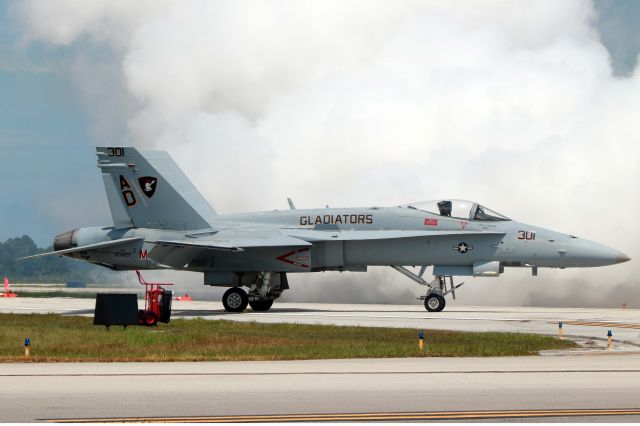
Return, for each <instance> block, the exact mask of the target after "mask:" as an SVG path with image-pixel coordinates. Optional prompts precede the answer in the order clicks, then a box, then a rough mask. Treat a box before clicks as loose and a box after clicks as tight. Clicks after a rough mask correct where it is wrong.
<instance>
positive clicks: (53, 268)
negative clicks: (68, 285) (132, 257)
mask: <svg viewBox="0 0 640 426" xmlns="http://www.w3.org/2000/svg"><path fill="white" fill-rule="evenodd" d="M52 250H53V249H52V247H47V248H40V247H38V246H36V243H34V242H33V240H32V239H31V238H30V237H29V236H27V235H23V236H22V237H19V238H9V239H8V240H6V241H5V242H4V243H2V242H0V282H1V280H2V278H3V277H5V276H6V277H8V278H9V281H10V282H12V283H65V282H67V281H76V280H77V281H85V282H89V283H91V282H100V283H108V282H116V281H117V278H118V273H117V272H113V271H110V270H108V269H105V268H103V267H101V266H96V265H92V264H90V263H87V262H80V261H77V260H72V259H68V258H64V257H60V256H44V257H39V258H35V259H28V260H16V259H18V258H20V257H25V256H32V255H34V254H39V253H45V252H48V251H52Z"/></svg>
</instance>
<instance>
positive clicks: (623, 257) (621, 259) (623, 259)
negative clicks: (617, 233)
mask: <svg viewBox="0 0 640 426" xmlns="http://www.w3.org/2000/svg"><path fill="white" fill-rule="evenodd" d="M630 260H631V258H630V257H629V256H627V255H626V254H624V253H623V252H621V251H619V252H618V257H616V263H624V262H628V261H630Z"/></svg>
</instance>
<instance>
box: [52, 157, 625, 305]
mask: <svg viewBox="0 0 640 426" xmlns="http://www.w3.org/2000/svg"><path fill="white" fill-rule="evenodd" d="M97 156H98V167H99V168H100V170H101V171H102V178H103V180H104V186H105V189H106V192H107V198H108V201H109V207H110V209H111V215H112V217H113V226H103V227H91V228H79V229H74V230H72V231H69V232H65V233H63V234H60V235H58V236H57V237H56V238H55V241H54V243H53V247H54V250H55V251H54V252H51V253H46V254H44V255H49V254H57V255H64V256H68V257H71V258H74V259H81V260H85V261H88V262H91V263H94V264H97V265H102V266H105V267H108V268H111V269H115V270H138V269H175V270H183V271H196V272H202V273H203V274H204V284H205V285H210V286H220V287H229V289H228V290H227V291H226V293H225V294H224V296H223V298H222V302H223V305H224V307H225V309H226V310H227V311H231V312H241V311H243V310H245V308H246V307H247V304H249V305H250V306H251V308H252V309H253V310H256V311H266V310H268V309H269V308H270V307H271V306H272V304H273V301H274V300H275V299H277V298H278V297H280V296H281V295H282V292H283V291H284V290H287V289H288V288H289V285H288V281H287V274H288V273H309V272H319V271H357V272H365V271H366V270H367V267H368V266H390V267H392V268H394V269H395V270H397V271H398V272H400V273H402V274H404V275H406V276H407V277H408V278H410V279H412V280H413V281H415V282H416V283H418V284H420V285H423V286H425V287H426V295H425V296H424V297H423V298H421V299H423V300H424V305H425V308H426V309H427V310H428V311H441V310H442V309H443V308H444V306H445V298H444V297H445V296H446V295H448V294H451V295H452V296H453V297H454V298H455V290H456V289H457V288H458V287H460V286H461V285H462V284H455V283H454V281H453V277H454V276H474V277H496V276H498V275H500V274H501V273H502V272H503V271H504V268H505V267H527V268H531V270H532V274H533V275H537V272H538V268H542V267H546V268H573V267H593V266H605V265H613V264H616V263H621V262H626V261H628V260H630V259H629V257H628V256H627V255H625V254H624V253H621V252H619V251H617V250H614V249H612V248H609V247H606V246H604V245H601V244H598V243H595V242H591V241H587V240H584V239H582V238H578V237H575V236H573V235H567V234H561V233H559V232H555V231H550V230H548V229H543V228H539V227H537V226H532V225H526V224H524V223H520V222H516V221H514V220H511V219H509V218H507V217H506V216H503V215H501V214H499V213H496V212H495V211H492V210H490V209H488V208H487V207H485V206H483V205H480V204H478V203H475V202H472V201H463V200H453V199H444V200H437V201H428V202H420V203H412V204H405V205H401V206H397V207H364V208H324V209H308V210H306V209H305V210H302V209H296V208H295V207H294V205H293V203H292V202H291V200H289V207H290V210H284V211H278V210H276V211H268V212H255V213H240V214H227V215H217V214H216V212H215V211H214V210H213V209H212V208H211V206H210V205H209V204H208V203H207V201H206V200H205V199H204V197H203V196H202V195H201V194H200V193H199V192H198V190H197V189H196V188H195V187H194V186H193V184H192V183H191V182H190V181H189V179H188V178H187V177H186V176H185V175H184V173H183V172H182V171H181V170H180V169H179V167H178V166H177V165H176V163H175V162H174V161H173V160H172V159H171V157H170V156H169V155H168V154H167V153H166V152H164V151H141V152H139V151H138V150H136V149H135V148H132V147H99V148H97ZM407 266H413V267H420V269H419V270H417V269H414V270H411V269H408V268H407ZM428 266H433V275H434V279H433V280H432V281H427V280H425V279H424V278H423V276H424V273H425V271H426V269H427V267H428ZM414 271H415V272H414ZM416 272H417V273H416ZM243 287H247V288H248V291H245V290H244V289H243Z"/></svg>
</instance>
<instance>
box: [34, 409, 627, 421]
mask: <svg viewBox="0 0 640 426" xmlns="http://www.w3.org/2000/svg"><path fill="white" fill-rule="evenodd" d="M616 415H618V416H620V415H640V409H553V410H496V411H432V412H404V413H344V414H343V413H333V414H289V415H278V414H269V415H237V416H188V417H109V418H90V419H89V418H87V419H71V418H70V419H46V420H47V421H48V422H51V423H113V422H117V423H143V422H162V423H185V422H188V423H198V422H203V423H204V422H206V423H236V422H241V423H260V422H323V421H324V422H342V421H397V420H465V419H497V418H503V419H504V418H507V419H508V418H527V417H583V416H616Z"/></svg>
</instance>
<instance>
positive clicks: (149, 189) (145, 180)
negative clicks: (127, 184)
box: [138, 176, 158, 198]
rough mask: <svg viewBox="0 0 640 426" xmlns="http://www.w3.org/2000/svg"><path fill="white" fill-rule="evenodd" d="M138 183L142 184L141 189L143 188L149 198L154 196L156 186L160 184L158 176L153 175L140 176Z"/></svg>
mask: <svg viewBox="0 0 640 426" xmlns="http://www.w3.org/2000/svg"><path fill="white" fill-rule="evenodd" d="M138 184H140V189H142V193H143V194H144V195H146V196H147V197H148V198H151V197H153V194H155V193H156V187H157V186H158V178H156V177H153V176H143V177H140V178H138Z"/></svg>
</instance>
